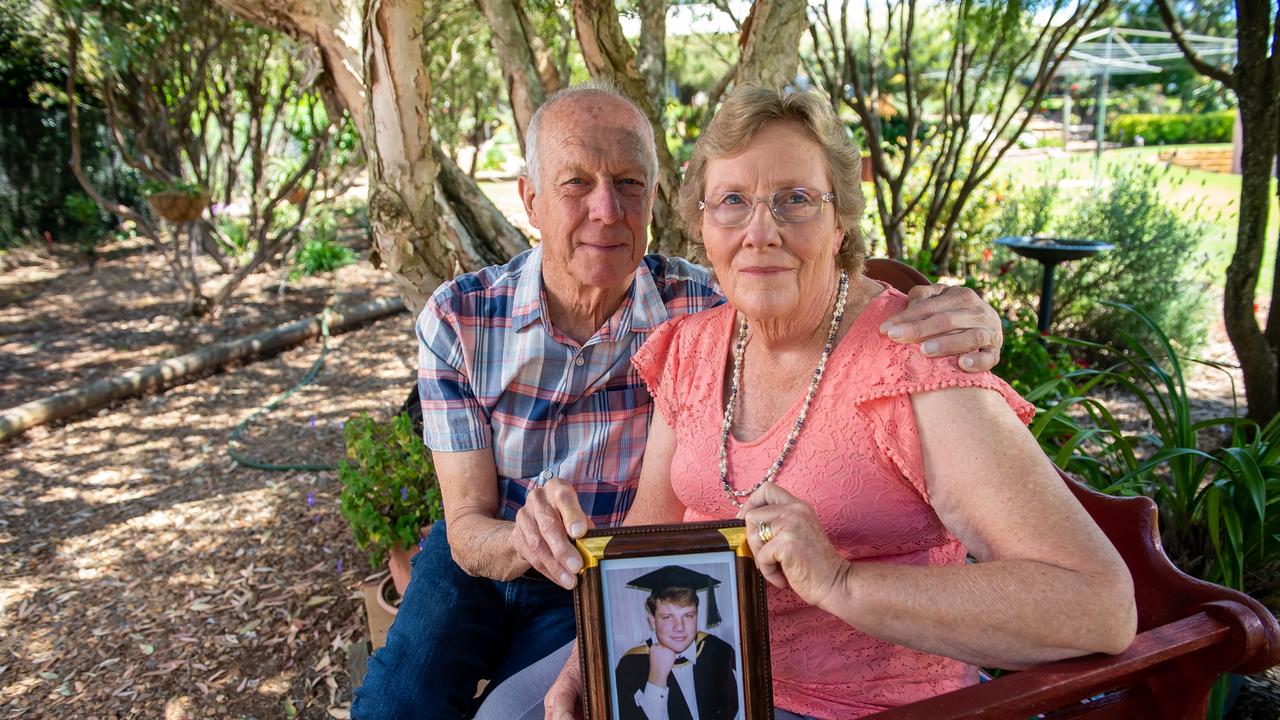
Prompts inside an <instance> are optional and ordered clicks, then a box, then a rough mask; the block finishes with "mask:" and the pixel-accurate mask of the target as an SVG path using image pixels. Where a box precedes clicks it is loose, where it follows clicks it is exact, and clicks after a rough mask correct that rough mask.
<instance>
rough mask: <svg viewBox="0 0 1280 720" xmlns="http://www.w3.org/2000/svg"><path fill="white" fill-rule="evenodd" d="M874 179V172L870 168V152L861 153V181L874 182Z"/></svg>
mask: <svg viewBox="0 0 1280 720" xmlns="http://www.w3.org/2000/svg"><path fill="white" fill-rule="evenodd" d="M875 180H876V176H875V173H874V172H873V171H872V170H871V154H870V153H863V154H862V182H864V183H869V182H875Z"/></svg>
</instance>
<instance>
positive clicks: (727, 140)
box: [677, 85, 867, 275]
mask: <svg viewBox="0 0 1280 720" xmlns="http://www.w3.org/2000/svg"><path fill="white" fill-rule="evenodd" d="M774 122H792V123H796V124H797V125H799V126H800V127H801V128H802V129H803V130H804V132H805V133H806V134H807V135H808V136H809V137H810V138H811V139H812V140H813V141H814V142H815V143H817V144H818V147H820V148H821V149H822V154H823V155H824V156H825V157H826V160H827V168H828V169H829V170H830V172H831V183H832V192H833V193H834V194H835V199H834V200H833V201H832V205H833V206H834V207H835V211H836V224H837V225H838V226H839V227H841V228H842V229H843V230H844V239H843V240H842V241H841V243H840V250H839V252H838V253H837V255H836V264H837V265H839V266H840V268H841V269H843V270H845V271H847V272H849V273H850V274H851V275H856V274H857V273H858V272H860V271H861V270H862V261H863V258H864V257H865V256H866V253H867V247H866V242H865V240H864V238H863V237H862V231H861V229H860V225H859V223H860V222H861V220H862V210H863V208H864V207H865V205H866V201H865V200H864V199H863V196H862V175H861V166H862V156H861V153H860V152H859V150H858V147H857V146H856V145H854V143H853V141H852V140H850V139H849V136H848V135H847V134H845V129H844V125H843V124H842V123H841V122H840V118H839V117H837V116H836V113H835V111H834V110H832V109H831V105H830V104H829V103H828V102H827V101H826V100H824V99H823V98H822V97H821V96H820V95H818V94H816V93H811V92H788V91H783V90H769V89H767V88H763V87H759V86H756V85H740V86H738V87H737V88H735V89H734V91H733V92H732V93H730V94H729V97H728V98H727V99H726V100H725V101H724V104H723V105H721V106H720V109H719V110H718V111H717V112H716V114H715V117H713V118H712V119H711V122H710V123H708V124H707V127H706V129H705V130H704V131H703V132H702V136H701V137H700V138H698V143H697V145H696V146H694V149H693V159H692V160H690V161H689V167H688V169H687V170H686V171H685V175H684V182H683V183H682V185H681V187H680V199H679V202H678V206H677V210H678V212H679V214H680V219H681V221H682V222H683V223H684V226H685V228H686V229H687V230H688V231H689V234H690V235H691V236H692V237H693V240H694V242H693V244H694V247H695V248H696V249H697V251H698V253H699V255H700V256H701V259H702V261H703V263H704V264H705V263H706V249H705V246H704V245H703V244H702V211H701V210H699V209H698V203H699V202H700V201H701V200H702V199H703V196H704V193H705V191H706V182H707V164H708V163H709V162H711V161H712V160H718V159H720V158H725V157H730V156H732V155H736V154H738V153H739V152H742V151H743V150H744V149H746V147H747V145H748V144H750V142H751V139H752V138H754V137H755V136H756V133H758V132H760V128H762V127H764V126H765V125H768V124H770V123H774Z"/></svg>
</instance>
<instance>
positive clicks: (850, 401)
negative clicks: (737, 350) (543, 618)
mask: <svg viewBox="0 0 1280 720" xmlns="http://www.w3.org/2000/svg"><path fill="white" fill-rule="evenodd" d="M905 306H906V297H905V296H904V295H902V294H901V293H899V292H897V291H896V290H892V289H889V288H888V287H886V289H885V291H884V292H882V293H881V294H880V295H879V296H877V297H876V298H875V299H873V300H872V301H871V303H870V304H869V305H868V306H867V308H866V309H865V310H864V311H863V312H862V314H861V315H860V316H859V317H858V318H857V319H856V320H855V321H854V324H853V326H852V328H851V329H850V331H849V332H848V334H847V335H846V336H845V337H844V338H843V340H841V342H840V344H839V345H838V346H837V347H836V348H835V349H834V350H833V351H832V354H831V358H830V360H829V361H828V364H827V369H826V373H825V374H824V377H823V380H822V386H821V388H820V389H819V391H818V394H817V395H816V396H815V397H814V399H813V403H812V406H811V407H810V409H809V415H808V418H807V420H806V423H805V426H804V429H803V431H802V432H801V433H800V437H799V439H798V440H797V442H796V445H795V447H794V448H793V449H792V451H791V454H790V455H789V456H788V458H787V461H786V464H785V465H783V467H782V470H781V472H779V474H778V477H777V483H778V485H779V486H781V487H783V488H785V489H786V490H788V491H789V492H791V493H793V494H795V495H797V496H799V497H801V498H804V499H805V500H807V501H808V502H810V503H811V504H812V505H813V506H814V507H815V508H816V509H817V512H818V517H819V519H820V521H821V522H822V524H823V527H825V528H826V531H827V535H828V537H830V538H831V539H832V542H833V543H834V544H835V546H836V548H837V549H839V550H840V551H841V552H842V553H843V554H844V555H845V557H847V558H848V559H849V560H853V561H858V562H890V563H902V564H911V565H952V564H959V563H963V562H964V559H965V548H964V546H963V545H962V544H961V543H960V541H959V540H957V539H956V538H955V536H953V535H952V534H951V533H950V532H948V531H947V529H946V528H945V527H943V526H942V523H941V522H940V521H939V520H938V516H937V515H936V514H934V512H933V509H932V507H930V505H929V490H928V488H927V486H926V485H925V480H924V464H923V458H922V456H921V451H920V439H919V436H918V435H917V434H916V425H915V417H914V414H913V412H912V409H911V400H910V395H911V393H920V392H927V391H930V390H938V389H941V388H949V387H965V386H967V387H984V388H990V389H991V390H994V391H995V392H998V393H1000V394H1001V395H1002V396H1004V398H1005V400H1006V402H1008V403H1009V405H1010V406H1011V407H1012V408H1013V409H1014V411H1015V412H1017V414H1018V416H1019V417H1020V418H1021V419H1022V420H1023V422H1030V420H1031V417H1032V415H1033V414H1034V413H1035V408H1034V407H1033V406H1032V405H1031V404H1030V403H1028V402H1026V401H1025V400H1023V399H1022V398H1021V397H1019V396H1018V395H1017V393H1015V392H1014V391H1013V389H1012V388H1010V387H1009V386H1008V385H1006V384H1005V383H1004V382H1003V381H1002V380H1000V379H999V378H997V377H995V376H994V375H991V374H990V373H966V372H964V371H962V370H960V368H959V367H958V366H957V364H956V360H955V358H948V359H929V358H926V357H924V356H923V355H921V354H920V352H919V350H918V348H917V347H915V346H904V345H898V344H896V343H893V342H891V341H889V340H888V339H886V338H884V337H883V336H882V335H881V334H880V333H879V331H878V329H877V328H878V327H879V325H880V324H881V323H882V322H883V321H884V320H885V319H886V318H888V317H889V316H890V315H893V314H894V313H896V312H898V311H899V310H901V309H902V308H903V307H905ZM735 330H736V328H735V326H734V313H733V310H732V309H731V308H730V307H728V306H727V305H722V306H720V307H717V308H713V309H711V310H706V311H703V312H700V313H697V314H695V315H688V316H685V317H680V318H677V319H674V320H671V321H670V322H668V323H667V324H665V325H664V326H662V327H661V328H660V329H659V330H658V331H657V332H655V333H654V335H653V336H652V337H651V338H650V339H649V340H648V341H647V342H646V343H645V345H644V347H643V348H641V350H640V352H638V353H637V354H636V355H635V357H634V358H633V359H632V362H633V363H634V364H635V366H636V368H637V369H638V370H639V371H640V375H641V377H643V378H644V380H645V382H646V383H647V384H648V386H649V391H650V392H651V393H652V394H653V397H654V403H655V405H656V406H657V408H658V411H659V412H661V413H662V415H663V417H664V418H666V420H667V422H668V423H670V424H671V426H672V427H673V428H674V430H675V434H676V442H677V448H676V451H675V455H674V457H673V458H672V462H671V482H672V485H673V486H674V488H675V492H676V495H677V496H678V497H679V498H680V500H681V502H683V503H684V505H685V507H686V509H687V510H686V512H685V520H686V521H696V520H713V519H726V518H732V517H733V516H734V515H735V513H736V512H737V509H736V508H735V507H734V506H733V505H731V504H730V503H729V501H728V499H727V498H726V497H725V495H724V492H723V491H722V490H721V488H720V473H719V451H720V430H721V426H722V424H723V420H724V403H723V399H722V397H723V394H722V393H723V391H722V388H723V383H724V377H725V374H726V372H728V368H726V365H727V361H728V357H729V350H730V343H731V341H732V337H733V335H734V333H735ZM762 391H767V388H749V387H746V388H743V392H762ZM800 403H801V400H797V402H796V405H795V407H794V408H792V410H791V411H790V412H789V413H788V414H787V416H786V417H783V418H780V419H779V420H778V422H777V424H775V425H774V426H773V428H771V429H770V430H769V431H768V432H766V433H765V434H764V435H763V436H761V437H760V438H758V439H756V440H754V441H752V442H737V441H736V440H734V439H733V437H732V436H730V438H729V453H728V455H729V478H730V481H731V482H733V483H734V486H735V487H740V488H741V487H750V486H751V485H754V484H755V483H756V482H758V481H759V479H760V478H761V477H763V476H764V472H765V470H766V469H767V468H768V466H769V465H770V464H771V463H772V462H773V460H774V458H776V457H777V456H778V453H779V451H780V450H781V449H782V443H783V441H784V440H785V439H786V436H787V432H788V431H789V430H790V428H791V425H792V423H793V422H794V421H795V415H796V414H797V413H798V412H799V409H800ZM768 592H769V633H770V641H771V649H772V657H773V693H774V703H775V704H776V705H777V706H778V707H781V708H785V709H787V710H790V711H792V712H796V713H801V714H804V715H812V716H814V717H817V718H851V717H861V716H863V715H869V714H871V713H874V712H877V711H879V710H883V709H886V708H889V707H894V706H897V705H903V704H906V703H909V702H912V701H915V700H919V699H922V698H926V697H930V696H933V695H937V694H939V693H943V692H948V691H950V690H954V689H957V688H959V687H962V686H965V685H969V684H972V683H974V682H976V680H977V671H976V668H973V667H970V666H967V665H965V664H963V663H961V662H959V661H956V660H951V659H949V658H944V657H940V656H937V655H929V654H926V653H921V652H917V651H914V650H909V649H907V648H904V647H901V646H897V645H893V644H890V643H887V642H883V641H881V640H877V639H875V638H873V637H871V636H869V635H866V634H865V633H862V632H860V631H858V629H857V628H854V627H852V626H849V625H847V624H845V623H844V622H843V621H841V620H839V619H837V618H836V617H834V616H832V615H830V614H828V613H826V612H824V611H822V610H819V609H817V608H815V607H812V606H810V605H807V604H805V603H804V602H803V601H802V600H800V598H799V597H798V596H797V595H795V594H794V593H792V592H791V591H789V590H788V591H783V590H778V589H777V588H774V587H772V586H770V587H769V590H768Z"/></svg>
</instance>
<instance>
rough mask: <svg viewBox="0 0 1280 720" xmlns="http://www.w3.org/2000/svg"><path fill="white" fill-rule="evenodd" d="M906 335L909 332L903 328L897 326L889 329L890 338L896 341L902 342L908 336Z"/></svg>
mask: <svg viewBox="0 0 1280 720" xmlns="http://www.w3.org/2000/svg"><path fill="white" fill-rule="evenodd" d="M906 334H907V331H905V330H903V329H902V328H901V327H899V326H897V325H893V326H890V328H889V337H890V338H892V339H894V340H901V339H902V338H903V337H905V336H906Z"/></svg>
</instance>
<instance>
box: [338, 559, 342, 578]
mask: <svg viewBox="0 0 1280 720" xmlns="http://www.w3.org/2000/svg"><path fill="white" fill-rule="evenodd" d="M338 574H339V575H341V574H342V558H338Z"/></svg>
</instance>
